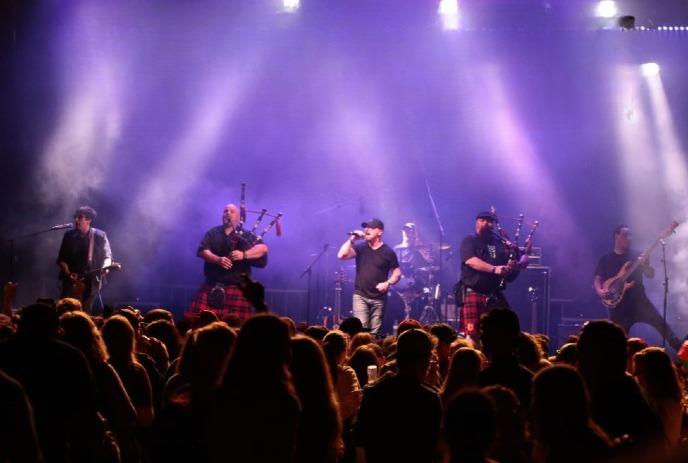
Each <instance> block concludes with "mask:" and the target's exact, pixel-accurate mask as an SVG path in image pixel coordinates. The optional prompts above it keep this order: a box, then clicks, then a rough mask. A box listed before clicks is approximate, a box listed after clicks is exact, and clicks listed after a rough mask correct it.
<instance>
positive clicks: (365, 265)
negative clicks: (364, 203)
mask: <svg viewBox="0 0 688 463" xmlns="http://www.w3.org/2000/svg"><path fill="white" fill-rule="evenodd" d="M361 227H363V230H356V231H353V232H351V233H349V235H350V236H349V239H348V240H346V241H345V242H344V244H342V246H341V247H340V248H339V252H338V253H337V257H338V258H339V259H342V260H346V259H352V258H354V257H355V258H356V283H355V286H354V298H353V312H354V317H356V318H358V319H359V320H361V323H362V324H363V327H364V328H367V329H369V330H370V332H371V333H373V334H378V332H379V331H380V326H382V317H383V316H384V313H385V304H386V303H387V292H388V291H389V288H390V287H392V286H393V285H395V284H396V283H397V282H398V281H399V279H400V278H401V270H400V269H399V261H398V260H397V255H396V254H395V253H394V251H393V250H392V248H390V247H389V246H387V245H386V244H385V243H383V242H382V235H383V234H384V232H385V225H384V224H383V223H382V221H381V220H380V219H370V220H368V221H367V222H363V223H362V224H361ZM359 239H363V240H365V242H363V243H357V244H354V241H356V240H359ZM390 273H391V276H390Z"/></svg>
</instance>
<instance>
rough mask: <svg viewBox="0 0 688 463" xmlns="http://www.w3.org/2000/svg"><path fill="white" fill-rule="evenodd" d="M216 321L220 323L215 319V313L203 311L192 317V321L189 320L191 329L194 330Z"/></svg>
mask: <svg viewBox="0 0 688 463" xmlns="http://www.w3.org/2000/svg"><path fill="white" fill-rule="evenodd" d="M217 321H220V319H219V318H217V314H216V313H215V312H213V311H212V310H206V309H204V310H201V311H200V312H198V313H197V314H195V315H194V317H193V319H192V320H191V329H192V330H195V329H197V328H202V327H204V326H206V325H210V324H211V323H213V322H217ZM228 326H229V325H228Z"/></svg>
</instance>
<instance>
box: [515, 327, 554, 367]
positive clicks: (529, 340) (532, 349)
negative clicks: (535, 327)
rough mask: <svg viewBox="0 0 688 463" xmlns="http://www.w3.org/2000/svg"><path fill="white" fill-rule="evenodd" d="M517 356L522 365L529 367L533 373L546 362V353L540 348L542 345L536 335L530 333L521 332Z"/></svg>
mask: <svg viewBox="0 0 688 463" xmlns="http://www.w3.org/2000/svg"><path fill="white" fill-rule="evenodd" d="M516 356H517V357H518V361H519V362H520V363H521V365H524V366H525V367H527V368H528V369H529V370H530V371H532V372H533V373H536V372H537V371H538V370H540V369H541V368H542V367H543V366H544V363H547V364H549V362H542V361H543V360H544V353H543V352H542V350H541V349H540V345H539V344H538V343H537V341H536V340H535V337H534V336H533V335H531V334H529V333H519V336H518V341H517V349H516Z"/></svg>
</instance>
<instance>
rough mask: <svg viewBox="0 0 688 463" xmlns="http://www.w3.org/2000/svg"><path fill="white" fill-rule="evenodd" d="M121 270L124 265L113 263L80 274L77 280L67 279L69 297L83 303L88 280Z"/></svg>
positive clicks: (65, 280) (65, 279) (65, 281)
mask: <svg viewBox="0 0 688 463" xmlns="http://www.w3.org/2000/svg"><path fill="white" fill-rule="evenodd" d="M120 270H122V264H120V263H119V262H113V263H112V264H111V265H108V266H106V267H103V268H98V269H95V270H89V271H88V272H83V273H80V274H78V275H77V277H76V278H71V277H66V278H64V284H66V285H69V291H68V293H69V297H73V298H75V299H79V300H80V301H82V300H83V297H84V292H85V291H86V282H87V281H88V280H90V279H91V278H94V277H99V276H102V275H104V274H105V273H106V272H117V271H120Z"/></svg>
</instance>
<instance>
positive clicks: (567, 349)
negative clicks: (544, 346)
mask: <svg viewBox="0 0 688 463" xmlns="http://www.w3.org/2000/svg"><path fill="white" fill-rule="evenodd" d="M554 361H555V362H556V363H566V364H568V365H571V366H574V367H575V366H576V364H577V363H578V344H576V343H574V342H567V343H566V344H564V345H563V346H561V347H560V348H559V349H558V350H557V355H555V356H554Z"/></svg>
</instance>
